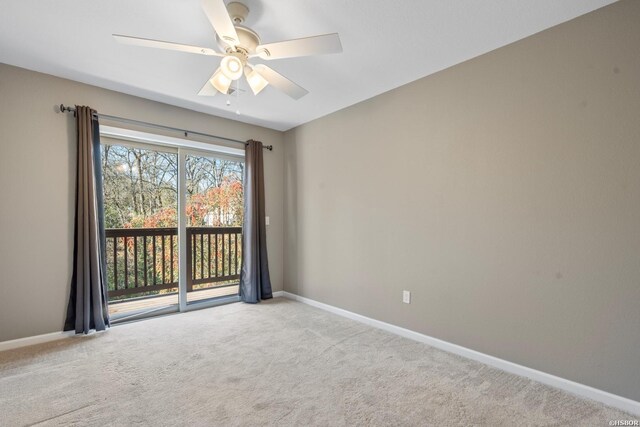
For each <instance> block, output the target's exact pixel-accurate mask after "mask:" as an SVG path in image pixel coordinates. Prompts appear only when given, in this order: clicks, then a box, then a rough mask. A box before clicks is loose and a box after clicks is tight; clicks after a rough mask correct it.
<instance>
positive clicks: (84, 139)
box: [64, 106, 109, 334]
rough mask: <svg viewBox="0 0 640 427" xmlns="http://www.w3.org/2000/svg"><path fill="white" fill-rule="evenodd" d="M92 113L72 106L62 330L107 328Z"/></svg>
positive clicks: (96, 144)
mask: <svg viewBox="0 0 640 427" xmlns="http://www.w3.org/2000/svg"><path fill="white" fill-rule="evenodd" d="M95 113H96V112H95V111H94V110H92V109H90V108H89V107H80V106H76V113H75V115H76V133H77V143H78V145H77V161H76V206H75V211H76V212H75V227H74V248H73V275H72V278H71V294H70V296H69V305H68V307H67V319H66V322H65V328H64V329H65V331H67V330H75V331H76V333H78V334H79V333H85V334H86V333H88V332H89V331H90V330H92V329H95V330H96V331H102V330H104V329H106V328H107V327H108V326H109V310H108V307H107V283H106V254H105V235H104V203H103V200H102V194H103V193H102V163H101V162H100V130H99V127H98V119H97V118H96V114H95Z"/></svg>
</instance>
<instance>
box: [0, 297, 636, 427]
mask: <svg viewBox="0 0 640 427" xmlns="http://www.w3.org/2000/svg"><path fill="white" fill-rule="evenodd" d="M629 418H633V417H631V416H629V415H628V414H625V413H623V412H620V411H617V410H615V409H612V408H608V407H606V406H604V405H602V404H599V403H596V402H592V401H588V400H584V399H581V398H578V397H575V396H572V395H570V394H567V393H564V392H562V391H559V390H556V389H553V388H550V387H547V386H544V385H542V384H539V383H536V382H534V381H530V380H527V379H525V378H521V377H518V376H515V375H511V374H507V373H505V372H502V371H499V370H497V369H493V368H490V367H488V366H485V365H482V364H480V363H477V362H473V361H470V360H467V359H464V358H461V357H458V356H455V355H452V354H449V353H446V352H443V351H440V350H438V349H435V348H432V347H429V346H427V345H425V344H421V343H418V342H414V341H411V340H408V339H405V338H401V337H398V336H396V335H393V334H390V333H387V332H384V331H381V330H378V329H375V328H372V327H370V326H366V325H364V324H361V323H357V322H355V321H352V320H349V319H345V318H342V317H339V316H336V315H333V314H331V313H327V312H324V311H321V310H319V309H316V308H313V307H310V306H307V305H304V304H302V303H298V302H294V301H289V300H286V299H283V298H278V299H275V300H270V301H265V302H262V303H261V304H258V305H247V304H241V303H237V304H230V305H226V306H221V307H216V308H211V309H206V310H200V311H194V312H189V313H185V314H179V315H172V316H166V317H160V318H155V319H149V320H145V321H141V322H136V323H130V324H126V325H122V326H117V327H114V328H112V329H111V330H109V331H107V332H106V333H100V334H94V335H90V336H86V337H74V338H71V339H66V340H61V341H57V342H52V343H47V344H42V345H37V346H33V347H28V348H22V349H16V350H11V351H6V352H3V353H0V425H2V426H17V425H34V424H37V425H95V426H106V425H121V426H129V425H154V426H162V425H190V426H209V425H223V426H233V425H246V426H256V425H299V426H308V425H323V426H352V425H394V426H397V425H408V426H423V425H491V426H497V425H588V426H593V425H608V421H609V420H616V419H629Z"/></svg>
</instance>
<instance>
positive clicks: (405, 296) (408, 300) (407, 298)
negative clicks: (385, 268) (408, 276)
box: [402, 291, 411, 304]
mask: <svg viewBox="0 0 640 427" xmlns="http://www.w3.org/2000/svg"><path fill="white" fill-rule="evenodd" d="M402 302H403V303H405V304H411V292H409V291H402Z"/></svg>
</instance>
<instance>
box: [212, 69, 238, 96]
mask: <svg viewBox="0 0 640 427" xmlns="http://www.w3.org/2000/svg"><path fill="white" fill-rule="evenodd" d="M232 81H233V80H231V79H230V78H228V77H227V76H226V75H225V74H224V72H223V71H222V68H218V71H216V73H215V74H214V75H213V77H211V80H209V82H210V83H211V84H212V85H213V87H215V88H216V89H217V90H218V92H220V93H225V94H226V93H227V92H229V87H231V82H232Z"/></svg>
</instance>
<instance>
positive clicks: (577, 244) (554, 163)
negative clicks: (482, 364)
mask: <svg viewBox="0 0 640 427" xmlns="http://www.w3.org/2000/svg"><path fill="white" fill-rule="evenodd" d="M639 22H640V1H637V0H626V1H622V2H620V3H616V4H614V5H612V6H610V7H607V8H605V9H601V10H599V11H596V12H594V13H591V14H589V15H586V16H583V17H581V18H578V19H576V20H574V21H571V22H568V23H565V24H563V25H560V26H559V27H556V28H553V29H550V30H548V31H544V32H542V33H540V34H537V35H534V36H532V37H530V38H528V39H525V40H523V41H520V42H518V43H515V44H513V45H510V46H507V47H505V48H502V49H499V50H497V51H494V52H491V53H488V54H486V55H483V56H481V57H479V58H476V59H473V60H471V61H468V62H466V63H463V64H461V65H458V66H455V67H453V68H450V69H448V70H445V71H443V72H440V73H438V74H435V75H433V76H430V77H427V78H424V79H421V80H419V81H416V82H414V83H412V84H409V85H406V86H403V87H401V88H398V89H396V90H393V91H391V92H388V93H386V94H383V95H381V96H378V97H376V98H373V99H370V100H368V101H365V102H362V103H360V104H357V105H355V106H353V107H350V108H347V109H345V110H342V111H339V112H337V113H334V114H331V115H329V116H326V117H324V118H321V119H318V120H316V121H313V122H311V123H308V124H305V125H303V126H300V127H298V128H296V129H294V130H291V131H289V132H287V134H286V135H285V145H286V153H285V188H286V191H285V193H286V194H285V290H286V291H290V292H295V293H298V294H300V295H302V296H305V297H308V298H312V299H315V300H318V301H322V302H325V303H328V304H331V305H335V306H338V307H341V308H344V309H347V310H351V311H354V312H356V313H360V314H363V315H365V316H370V317H373V318H375V319H379V320H383V321H386V322H390V323H392V324H395V325H400V326H403V327H406V328H409V329H412V330H415V331H419V332H422V333H425V334H428V335H431V336H434V337H437V338H441V339H444V340H446V341H449V342H452V343H456V344H459V345H462V346H465V347H468V348H471V349H474V350H478V351H480V352H483V353H487V354H491V355H494V356H497V357H500V358H503V359H506V360H509V361H512V362H516V363H519V364H522V365H525V366H528V367H531V368H535V369H539V370H542V371H545V372H548V373H551V374H554V375H558V376H561V377H564V378H568V379H571V380H574V381H577V382H580V383H584V384H587V385H590V386H593V387H597V388H600V389H603V390H607V391H610V392H613V393H616V394H620V395H623V396H626V397H629V398H632V399H635V400H640V365H639V363H638V362H639V358H638V355H639V352H640V50H639V49H640V25H638V23H639ZM403 289H407V290H410V291H411V292H412V301H411V304H410V305H405V304H402V302H401V294H402V290H403Z"/></svg>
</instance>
